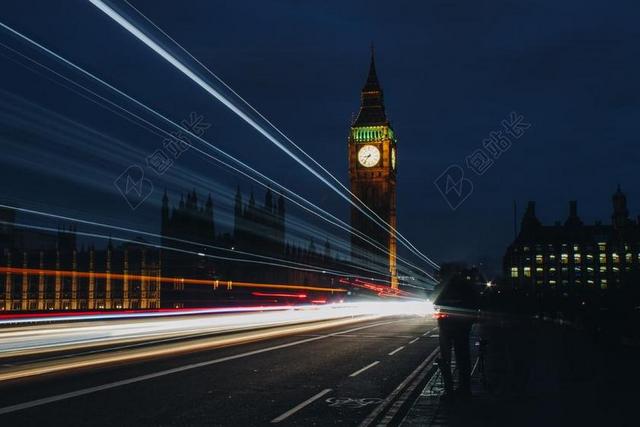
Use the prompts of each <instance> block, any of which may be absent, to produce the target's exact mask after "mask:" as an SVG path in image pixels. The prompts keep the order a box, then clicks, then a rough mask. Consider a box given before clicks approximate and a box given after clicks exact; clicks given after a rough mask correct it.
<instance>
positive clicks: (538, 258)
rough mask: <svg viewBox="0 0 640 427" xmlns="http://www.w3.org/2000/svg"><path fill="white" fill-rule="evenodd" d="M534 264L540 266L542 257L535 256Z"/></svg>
mask: <svg viewBox="0 0 640 427" xmlns="http://www.w3.org/2000/svg"><path fill="white" fill-rule="evenodd" d="M536 264H542V255H536Z"/></svg>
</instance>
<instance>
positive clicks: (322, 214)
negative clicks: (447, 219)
mask: <svg viewBox="0 0 640 427" xmlns="http://www.w3.org/2000/svg"><path fill="white" fill-rule="evenodd" d="M0 26H2V27H3V28H5V29H6V30H8V31H10V32H11V33H12V34H14V35H16V36H18V37H19V38H21V39H23V40H25V41H27V42H28V43H30V44H32V45H34V46H36V47H37V48H39V49H41V50H43V51H44V52H46V53H47V54H49V55H51V56H53V57H55V58H56V59H58V60H60V61H62V62H63V63H65V64H66V65H68V66H70V67H72V68H73V69H75V70H77V71H79V72H81V73H82V74H84V75H85V76H88V77H90V78H92V79H93V80H95V81H97V82H99V83H101V84H102V85H104V86H106V87H107V88H109V89H110V90H112V91H114V92H116V93H117V94H119V95H121V96H123V97H125V98H126V99H128V100H130V101H132V102H134V103H135V104H136V105H138V106H140V107H142V108H143V109H145V110H146V111H148V112H150V113H152V114H153V115H154V116H156V117H159V118H161V119H162V120H164V121H165V122H167V123H169V124H170V125H172V126H173V127H175V128H177V129H179V130H181V131H183V132H186V133H188V134H189V135H190V136H192V137H193V138H195V139H196V140H198V141H200V142H201V143H203V144H204V145H205V146H207V147H209V148H211V149H213V150H215V151H217V152H218V153H220V154H222V155H223V156H225V157H227V158H229V159H230V160H231V161H232V162H234V163H237V164H239V165H240V166H241V167H243V168H245V169H247V170H249V171H251V172H253V173H255V174H256V175H258V176H259V177H260V178H262V179H264V180H266V181H268V182H269V183H271V184H273V185H275V186H277V187H278V188H279V189H281V190H282V191H284V192H286V193H287V194H283V193H281V192H278V191H274V192H275V193H276V194H278V195H282V196H283V197H285V198H287V200H289V201H291V202H292V203H294V204H295V205H297V206H299V207H301V208H302V209H304V210H306V211H308V212H310V213H312V214H314V215H316V216H318V217H319V218H321V219H323V220H325V221H327V222H329V223H330V224H332V225H335V226H337V227H339V228H341V229H343V230H345V231H347V232H349V233H350V234H353V235H355V236H356V237H358V238H359V239H361V240H363V241H365V242H367V243H368V244H370V245H372V246H374V247H376V248H377V249H379V250H381V251H382V252H383V253H385V254H387V255H389V251H388V250H387V249H386V248H384V247H383V246H382V245H380V244H379V243H377V242H375V241H373V240H372V239H371V238H369V237H368V236H366V235H365V234H363V233H361V232H360V231H359V230H357V229H355V228H353V227H352V226H350V225H349V224H346V223H345V222H344V221H342V220H340V219H339V218H337V217H335V216H334V215H332V214H331V213H329V212H327V211H325V210H323V209H322V208H320V207H319V206H317V205H315V204H313V203H312V202H310V201H309V200H307V199H305V198H303V197H302V196H300V195H298V194H297V193H295V192H293V191H291V190H289V189H288V188H286V187H285V186H283V185H281V184H279V183H278V182H276V181H274V180H272V179H271V178H269V177H267V176H266V175H264V174H262V173H260V172H258V171H257V170H256V169H254V168H252V167H250V166H249V165H247V164H245V163H243V162H242V161H240V160H238V159H236V158H235V157H233V156H231V155H229V154H228V153H226V152H224V151H223V150H221V149H219V148H217V147H215V146H214V145H212V144H210V143H209V142H207V141H206V140H204V139H203V138H201V137H200V136H198V135H195V134H193V133H192V132H191V131H189V130H185V129H183V128H182V127H180V126H179V125H178V124H176V123H175V122H173V121H171V120H170V119H168V118H167V117H165V116H163V115H162V114H160V113H158V112H157V111H155V110H153V109H151V108H150V107H148V106H146V105H145V104H143V103H141V102H140V101H138V100H136V99H135V98H133V97H131V96H129V95H127V94H126V93H124V92H122V91H121V90H119V89H117V88H116V87H114V86H112V85H110V84H109V83H107V82H105V81H104V80H102V79H100V78H98V77H97V76H95V75H93V74H92V73H90V72H88V71H86V70H84V69H83V68H81V67H79V66H77V65H75V64H74V63H72V62H71V61H69V60H67V59H65V58H63V57H62V56H60V55H58V54H57V53H55V52H53V51H51V50H50V49H48V48H46V47H45V46H43V45H41V44H40V43H37V42H35V41H34V40H32V39H30V38H29V37H27V36H25V35H23V34H21V33H20V32H18V31H16V30H14V29H12V28H11V27H9V26H7V25H5V24H3V23H1V22H0ZM9 49H10V50H12V51H14V52H16V53H17V54H19V55H21V56H23V57H24V58H26V59H28V60H29V61H31V62H33V63H34V64H37V65H39V66H41V67H43V68H45V69H47V70H48V71H50V72H52V73H54V74H56V75H57V76H59V77H61V78H63V79H64V80H65V81H68V82H69V83H71V84H73V85H75V86H78V87H80V88H82V89H83V90H85V91H87V92H89V93H91V94H92V95H94V96H96V97H98V98H100V99H101V100H103V101H105V102H107V103H109V104H110V105H112V106H114V107H116V108H118V109H120V110H122V111H125V112H126V113H128V114H130V115H132V116H133V117H135V118H137V119H138V120H140V121H142V122H143V123H145V124H147V125H149V126H151V127H153V128H155V129H157V130H158V131H160V132H162V133H164V134H165V135H167V136H168V137H169V138H173V135H171V134H170V133H169V132H167V131H165V130H164V129H161V128H159V127H157V126H156V125H154V124H152V123H150V122H149V121H147V120H145V119H144V118H142V117H140V116H138V115H137V114H135V113H133V112H131V111H129V110H127V109H126V108H123V107H121V106H120V105H118V104H116V103H114V102H112V101H111V100H108V99H106V98H104V97H103V96H101V95H99V94H97V93H95V92H94V91H92V90H90V89H88V88H86V87H84V86H83V85H81V84H79V83H77V82H75V81H73V80H71V79H69V78H67V77H65V76H63V75H61V74H59V73H57V72H56V71H54V70H52V69H51V68H49V67H47V66H45V65H43V64H40V63H39V62H37V61H35V60H33V59H31V58H29V57H27V56H26V55H23V54H21V53H20V52H17V51H15V50H14V49H11V48H9ZM89 99H90V98H89ZM93 101H95V100H93ZM99 105H100V104H99ZM145 129H146V128H145ZM147 130H148V129H147ZM192 148H193V149H195V150H196V151H198V152H199V153H201V154H203V155H205V156H206V157H208V158H210V159H212V160H214V161H216V162H219V163H221V164H223V165H224V166H226V167H228V168H230V169H232V170H233V171H235V172H238V173H240V174H242V175H243V176H245V177H247V178H249V179H251V180H253V181H254V182H256V183H258V184H260V185H262V186H263V187H265V188H270V186H269V185H268V184H264V183H263V182H261V181H260V180H258V179H256V178H255V177H253V176H251V175H250V174H247V173H245V172H244V171H242V170H240V169H237V168H235V167H234V166H232V165H229V164H228V163H226V162H224V161H222V160H220V159H218V158H216V157H214V156H212V155H211V154H209V153H206V152H204V151H202V150H200V149H199V148H197V147H194V146H192ZM288 195H290V196H293V197H294V198H297V199H300V200H302V201H303V202H304V203H307V204H308V205H309V206H311V207H313V208H315V209H317V210H318V211H319V212H315V211H313V210H312V209H311V208H309V207H307V206H305V205H303V204H301V203H299V202H298V201H297V200H294V199H293V198H292V197H290V196H288ZM327 217H328V218H331V219H333V220H334V221H331V220H329V219H327ZM397 260H398V261H399V262H403V263H404V264H406V265H408V266H410V267H411V268H414V269H416V270H418V271H420V272H421V273H423V274H424V275H426V276H427V277H428V278H429V280H431V282H432V283H431V284H433V283H435V282H436V279H435V278H434V277H433V276H432V275H431V274H430V273H428V272H426V271H425V270H423V269H421V268H420V267H418V266H416V265H414V264H412V263H410V262H409V261H407V260H404V259H403V258H401V257H399V256H398V257H397ZM358 268H360V269H363V268H362V267H361V266H358ZM378 273H383V274H384V273H385V272H382V271H380V272H378Z"/></svg>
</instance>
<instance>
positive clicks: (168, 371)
mask: <svg viewBox="0 0 640 427" xmlns="http://www.w3.org/2000/svg"><path fill="white" fill-rule="evenodd" d="M394 322H398V320H392V321H388V322H377V323H374V324H373V325H366V326H360V327H357V328H353V329H349V330H346V331H343V332H335V333H333V334H328V335H322V336H320V337H313V338H307V339H304V340H299V341H294V342H290V343H286V344H280V345H276V346H273V347H266V348H261V349H259V350H253V351H248V352H246V353H240V354H234V355H233V356H227V357H221V358H219V359H214V360H208V361H206V362H199V363H193V364H190V365H184V366H179V367H177V368H172V369H166V370H164V371H158V372H153V373H151V374H147V375H141V376H138V377H133V378H128V379H125V380H120V381H115V382H112V383H108V384H103V385H99V386H95V387H89V388H84V389H80V390H76V391H72V392H69V393H63V394H58V395H54V396H50V397H44V398H42V399H36V400H31V401H28V402H23V403H18V404H15V405H10V406H5V407H3V408H0V415H3V414H8V413H11V412H16V411H21V410H23V409H28V408H34V407H36V406H41V405H46V404H48V403H53V402H59V401H61V400H66V399H71V398H74V397H78V396H84V395H87V394H91V393H96V392H98V391H103V390H109V389H112V388H116V387H121V386H124V385H128V384H133V383H138V382H142V381H146V380H151V379H154V378H159V377H164V376H165V375H171V374H176V373H179V372H185V371H189V370H192V369H196V368H202V367H205V366H209V365H215V364H217V363H222V362H228V361H230V360H235V359H241V358H244V357H248V356H253V355H256V354H261V353H266V352H269V351H274V350H280V349H283V348H288V347H293V346H296V345H300V344H306V343H308V342H313V341H318V340H321V339H325V338H329V337H333V336H339V335H342V334H343V333H345V334H348V333H351V332H355V331H360V330H362V329H367V328H374V327H376V326H381V325H386V324H389V323H394Z"/></svg>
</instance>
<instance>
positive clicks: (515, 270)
mask: <svg viewBox="0 0 640 427" xmlns="http://www.w3.org/2000/svg"><path fill="white" fill-rule="evenodd" d="M511 277H518V267H511Z"/></svg>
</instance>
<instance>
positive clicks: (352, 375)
mask: <svg viewBox="0 0 640 427" xmlns="http://www.w3.org/2000/svg"><path fill="white" fill-rule="evenodd" d="M378 363H380V361H379V360H376V361H375V362H373V363H370V364H368V365H367V366H365V367H364V368H362V369H358V370H357V371H355V372H354V373H353V374H351V375H349V376H350V377H357V376H358V375H360V374H361V373H363V372H364V371H366V370H367V369H369V368H373V367H374V366H376V365H377V364H378Z"/></svg>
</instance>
